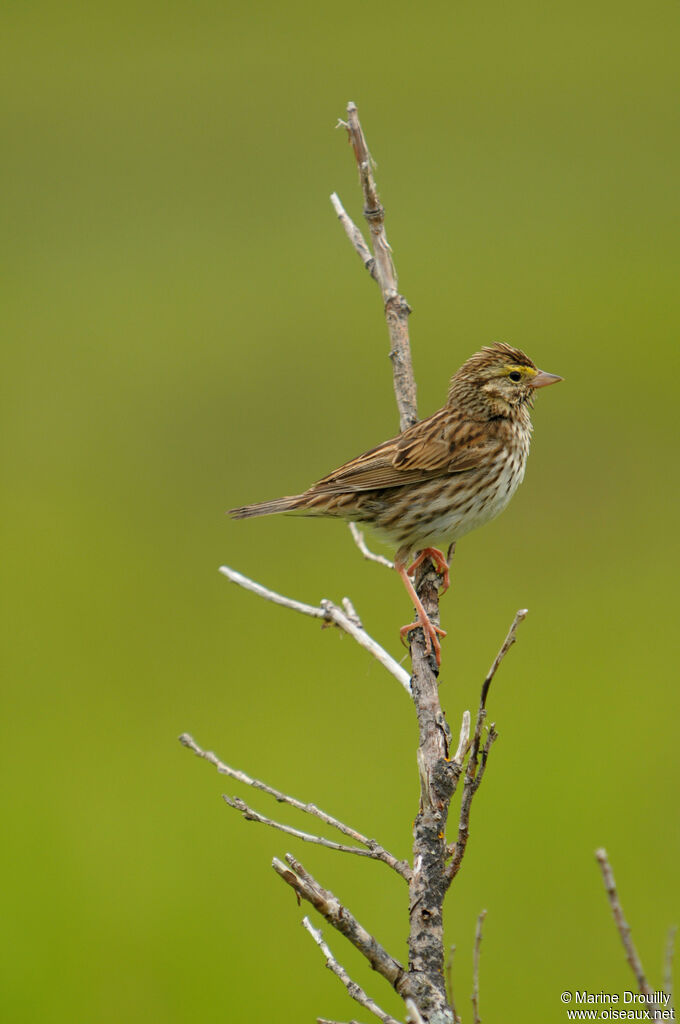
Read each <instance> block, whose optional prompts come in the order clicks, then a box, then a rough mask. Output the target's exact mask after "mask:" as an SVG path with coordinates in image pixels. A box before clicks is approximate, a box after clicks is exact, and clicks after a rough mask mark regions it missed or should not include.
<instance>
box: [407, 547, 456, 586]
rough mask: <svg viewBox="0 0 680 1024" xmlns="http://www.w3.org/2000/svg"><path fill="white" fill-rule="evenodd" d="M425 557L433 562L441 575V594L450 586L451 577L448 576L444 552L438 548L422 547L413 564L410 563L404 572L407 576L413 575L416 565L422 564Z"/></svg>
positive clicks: (447, 565)
mask: <svg viewBox="0 0 680 1024" xmlns="http://www.w3.org/2000/svg"><path fill="white" fill-rule="evenodd" d="M426 558H429V559H430V560H431V561H432V562H433V564H434V567H435V570H436V571H437V572H438V573H439V575H440V576H441V578H442V594H445V593H446V591H447V590H448V589H449V587H450V586H451V578H450V576H449V563H448V562H447V561H446V556H445V555H444V552H443V551H440V550H439V548H423V550H422V551H421V552H420V554H419V555H418V557H417V558H416V560H415V562H414V563H413V565H410V566H409V567H408V569H407V570H406V572H407V573H408V574H409V576H413V575H414V573H415V571H416V569H417V568H418V566H420V565H422V564H423V562H424V561H425V559H426Z"/></svg>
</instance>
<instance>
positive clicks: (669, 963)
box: [663, 924, 678, 1006]
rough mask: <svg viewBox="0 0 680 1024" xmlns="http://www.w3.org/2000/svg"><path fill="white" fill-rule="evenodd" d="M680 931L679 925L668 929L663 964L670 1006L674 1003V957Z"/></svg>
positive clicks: (664, 987)
mask: <svg viewBox="0 0 680 1024" xmlns="http://www.w3.org/2000/svg"><path fill="white" fill-rule="evenodd" d="M677 931H678V926H677V925H675V924H674V925H672V926H671V927H670V928H669V929H668V936H667V938H666V955H665V956H664V964H663V990H664V992H665V993H666V995H667V996H668V1003H669V1006H672V1005H673V958H674V956H675V936H676V934H677Z"/></svg>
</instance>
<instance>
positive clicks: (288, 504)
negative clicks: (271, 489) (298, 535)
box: [227, 494, 304, 519]
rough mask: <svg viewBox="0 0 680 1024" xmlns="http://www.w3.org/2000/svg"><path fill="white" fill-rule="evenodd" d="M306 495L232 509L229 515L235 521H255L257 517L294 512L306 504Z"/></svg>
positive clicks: (295, 495)
mask: <svg viewBox="0 0 680 1024" xmlns="http://www.w3.org/2000/svg"><path fill="white" fill-rule="evenodd" d="M303 499H304V495H302V494H294V495H293V496H292V497H287V498H274V500H273V501H260V502H258V504H256V505H243V506H242V507H241V508H230V509H229V511H228V512H227V515H229V516H232V518H234V519H253V518H255V516H273V515H276V513H277V512H293V511H294V510H295V509H298V508H301V507H302V506H303V504H304V501H303Z"/></svg>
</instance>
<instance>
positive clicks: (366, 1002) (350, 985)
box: [302, 917, 399, 1024]
mask: <svg viewBox="0 0 680 1024" xmlns="http://www.w3.org/2000/svg"><path fill="white" fill-rule="evenodd" d="M302 924H303V925H304V927H305V928H306V929H307V931H308V932H309V934H310V935H311V936H312V938H313V939H314V941H315V942H316V944H317V946H318V947H319V949H320V950H321V952H322V953H323V955H324V956H325V958H326V967H328V969H329V970H331V971H332V972H333V974H334V975H335V976H336V978H339V979H340V981H341V982H342V984H343V985H344V986H345V988H346V989H347V991H348V993H349V995H350V996H351V997H352V999H356V1001H357V1002H358V1003H360V1004H361V1006H363V1007H364V1009H366V1010H368V1011H369V1013H372V1014H373V1016H374V1017H377V1018H378V1020H381V1021H382V1022H383V1024H399V1022H398V1021H397V1020H395V1018H394V1017H390V1015H389V1013H385V1011H384V1010H381V1009H380V1007H379V1006H378V1004H377V1003H376V1002H374V1001H373V1000H372V999H371V998H370V996H368V995H366V993H365V992H364V990H363V989H362V988H361V986H360V985H357V983H356V981H352V979H351V978H350V976H349V974H348V973H347V971H346V970H345V968H344V967H342V966H341V965H340V964H339V963H338V961H337V960H336V959H335V957H334V956H333V954H332V953H331V951H330V949H329V948H328V946H327V945H326V943H325V942H324V940H323V935H322V934H321V932H320V931H319V930H318V929H317V928H315V927H314V925H313V924H312V922H311V921H310V920H309V918H308V917H305V918H303V921H302Z"/></svg>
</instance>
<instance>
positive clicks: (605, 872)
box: [595, 847, 654, 1001]
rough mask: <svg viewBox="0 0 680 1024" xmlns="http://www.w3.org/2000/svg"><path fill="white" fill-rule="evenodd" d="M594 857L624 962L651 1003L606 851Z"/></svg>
mask: <svg viewBox="0 0 680 1024" xmlns="http://www.w3.org/2000/svg"><path fill="white" fill-rule="evenodd" d="M595 857H596V858H597V862H598V864H599V865H600V871H601V872H602V880H603V882H604V887H605V891H606V893H607V899H608V900H609V906H610V907H611V912H612V914H613V915H614V921H615V923H616V927H617V929H618V932H619V935H620V936H621V942H622V943H623V948H624V949H625V951H626V960H627V961H628V963H629V965H630V968H631V970H632V972H633V974H634V975H635V980H636V981H637V984H638V988H639V990H640V992H641V993H642V994H643V995H644V996H646V998H647V999H648V1000H650V1001H651V1000H653V999H654V993H653V992H652V988H651V986H650V984H649V982H648V981H647V978H646V975H645V972H644V970H643V967H642V963H641V962H640V957H639V956H638V953H637V950H636V948H635V944H634V942H633V937H632V935H631V932H630V926H629V924H628V922H627V921H626V919H625V917H624V915H623V907H622V906H621V902H620V900H619V894H618V891H617V889H616V882H615V881H614V872H613V871H612V867H611V864H610V863H609V858H608V856H607V851H606V850H605V849H604V847H600V849H599V850H596V851H595Z"/></svg>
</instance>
